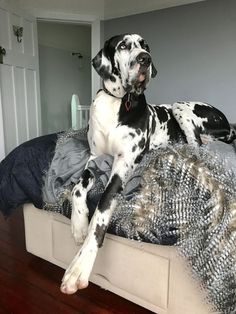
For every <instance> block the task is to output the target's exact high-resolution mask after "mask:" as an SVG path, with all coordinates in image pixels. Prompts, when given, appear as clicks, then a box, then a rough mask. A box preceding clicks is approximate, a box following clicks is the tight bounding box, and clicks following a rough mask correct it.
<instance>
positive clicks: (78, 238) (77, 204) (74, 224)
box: [71, 155, 95, 244]
mask: <svg viewBox="0 0 236 314" xmlns="http://www.w3.org/2000/svg"><path fill="white" fill-rule="evenodd" d="M94 158H95V156H93V155H91V156H90V158H89V160H88V162H87V164H86V166H85V170H84V171H83V174H82V176H81V178H80V179H79V181H78V183H77V184H76V185H75V186H74V188H73V190H72V193H71V195H72V213H71V231H72V234H73V236H74V239H75V242H76V243H77V244H80V243H83V242H84V239H85V238H86V236H87V233H88V225H89V222H88V214H89V211H88V207H87V202H86V198H87V193H88V191H89V190H90V189H91V187H92V185H93V174H92V173H91V171H89V169H88V168H87V167H88V164H89V162H90V161H91V160H92V159H94Z"/></svg>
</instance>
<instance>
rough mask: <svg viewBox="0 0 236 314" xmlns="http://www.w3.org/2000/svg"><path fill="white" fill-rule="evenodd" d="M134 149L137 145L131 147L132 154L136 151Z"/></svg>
mask: <svg viewBox="0 0 236 314" xmlns="http://www.w3.org/2000/svg"><path fill="white" fill-rule="evenodd" d="M136 149H137V145H134V146H133V147H132V152H133V153H134V152H135V151H136Z"/></svg>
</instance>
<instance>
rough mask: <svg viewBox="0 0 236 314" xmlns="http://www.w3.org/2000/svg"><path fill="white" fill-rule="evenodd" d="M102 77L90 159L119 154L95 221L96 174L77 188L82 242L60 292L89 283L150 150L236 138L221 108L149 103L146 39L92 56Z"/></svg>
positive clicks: (76, 227)
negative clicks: (91, 204) (121, 196)
mask: <svg viewBox="0 0 236 314" xmlns="http://www.w3.org/2000/svg"><path fill="white" fill-rule="evenodd" d="M92 64H93V67H94V68H95V70H96V71H97V73H98V74H99V75H100V77H101V78H102V80H103V89H102V90H100V91H98V93H97V95H96V97H95V100H94V101H93V103H92V105H91V109H90V119H89V126H88V133H87V136H88V142H89V145H90V150H91V156H90V158H89V161H90V160H92V159H93V158H95V157H97V156H99V155H101V154H104V153H105V154H110V155H112V156H114V162H113V167H112V171H111V175H110V178H109V181H108V183H107V186H106V188H105V191H104V193H103V195H102V197H101V199H100V201H99V203H98V206H97V208H96V210H95V212H94V215H93V217H92V219H91V222H90V224H89V223H88V208H87V204H86V196H87V192H88V191H89V190H90V188H91V186H92V185H93V175H92V173H91V172H90V171H89V169H88V167H87V165H88V163H89V161H88V163H87V164H86V167H85V170H84V172H83V174H82V176H81V178H80V180H79V182H78V183H77V184H76V185H75V186H74V188H73V190H72V217H71V228H72V233H73V236H74V238H75V240H76V242H78V243H80V242H83V245H82V247H81V249H80V250H79V252H78V253H77V254H76V256H75V258H74V259H73V261H72V262H71V264H70V265H69V267H68V269H67V270H66V272H65V275H64V277H63V280H62V284H61V291H62V292H63V293H66V294H72V293H75V292H76V291H77V290H78V289H83V288H85V287H87V285H88V280H89V276H90V273H91V271H92V267H93V264H94V261H95V259H96V255H97V252H98V249H99V248H100V247H101V246H102V244H103V239H104V236H105V233H106V230H107V228H108V225H109V221H110V218H111V215H112V213H113V211H114V210H115V207H116V198H115V195H116V194H117V193H121V191H122V190H123V188H124V186H125V183H126V182H127V180H128V178H129V177H130V175H131V174H132V172H133V171H134V168H135V167H136V165H137V164H138V163H139V162H140V161H141V159H142V157H143V155H144V153H145V152H146V151H148V150H152V149H157V148H160V147H165V146H166V145H168V144H169V143H173V142H176V141H179V140H180V139H184V141H186V142H187V143H188V144H190V145H193V146H197V145H202V144H203V143H204V142H205V141H208V140H221V141H224V142H229V141H231V140H232V138H233V137H234V136H235V133H234V132H233V131H232V129H231V127H230V124H229V122H228V121H227V119H226V117H225V116H224V114H223V113H222V112H220V111H219V110H217V109H216V108H214V107H212V106H211V105H209V104H205V103H202V102H176V103H174V104H173V105H172V106H171V105H150V104H147V102H146V99H145V96H144V91H145V89H146V87H147V86H148V83H149V81H150V79H151V78H154V77H155V76H156V74H157V70H156V68H155V66H154V64H153V62H152V58H151V54H150V49H149V46H148V44H147V43H146V41H145V40H144V39H143V38H142V37H141V36H139V35H137V34H125V35H118V36H114V37H112V38H111V39H109V40H107V41H106V42H105V44H104V47H103V49H101V50H100V51H99V53H98V54H97V55H96V56H95V57H94V59H93V60H92Z"/></svg>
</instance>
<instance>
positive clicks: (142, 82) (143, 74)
mask: <svg viewBox="0 0 236 314" xmlns="http://www.w3.org/2000/svg"><path fill="white" fill-rule="evenodd" d="M148 81H149V76H148V69H147V68H145V69H139V71H138V74H137V76H136V79H135V80H134V82H133V85H134V87H135V88H139V89H144V88H145V87H146V85H147V83H148Z"/></svg>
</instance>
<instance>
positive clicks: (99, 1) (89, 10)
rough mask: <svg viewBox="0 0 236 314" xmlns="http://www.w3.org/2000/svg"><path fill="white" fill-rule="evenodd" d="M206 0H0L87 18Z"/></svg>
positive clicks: (158, 8)
mask: <svg viewBox="0 0 236 314" xmlns="http://www.w3.org/2000/svg"><path fill="white" fill-rule="evenodd" d="M200 1H206V0H0V4H1V2H7V3H10V4H13V5H17V6H18V7H20V8H21V9H25V10H27V11H28V12H29V13H31V14H33V15H35V16H37V15H38V14H39V12H40V13H41V12H46V13H49V12H51V13H54V14H57V13H67V14H68V13H69V14H79V15H81V16H88V17H90V18H89V19H90V20H91V18H92V19H105V20H107V19H112V18H117V17H122V16H127V15H132V14H138V13H143V12H148V11H154V10H160V9H164V8H170V7H174V6H180V5H185V4H191V3H194V2H200Z"/></svg>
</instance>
